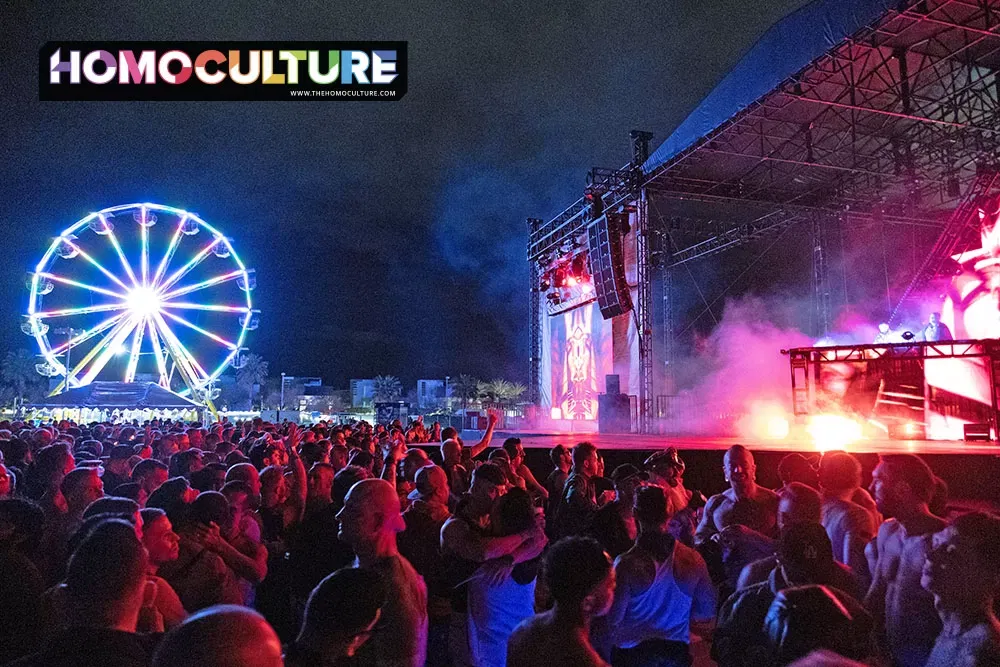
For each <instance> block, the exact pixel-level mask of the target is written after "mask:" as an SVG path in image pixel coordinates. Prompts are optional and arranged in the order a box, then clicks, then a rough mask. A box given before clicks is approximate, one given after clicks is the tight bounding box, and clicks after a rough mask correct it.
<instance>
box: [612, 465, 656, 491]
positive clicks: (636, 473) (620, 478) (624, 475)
mask: <svg viewBox="0 0 1000 667" xmlns="http://www.w3.org/2000/svg"><path fill="white" fill-rule="evenodd" d="M630 477H638V478H639V479H649V473H647V472H644V471H642V470H639V469H638V468H636V467H635V466H634V465H632V464H631V463H623V464H621V465H620V466H618V467H617V468H615V469H614V471H612V473H611V481H612V482H614V483H615V485H616V486H617V485H618V484H620V483H621V482H624V481H625V480H627V479H629V478H630Z"/></svg>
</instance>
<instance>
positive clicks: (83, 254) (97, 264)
mask: <svg viewBox="0 0 1000 667" xmlns="http://www.w3.org/2000/svg"><path fill="white" fill-rule="evenodd" d="M63 243H65V244H66V245H68V246H69V247H70V248H72V249H73V250H76V251H77V252H78V253H80V257H83V258H84V259H85V260H87V261H88V262H90V263H91V264H93V265H94V266H95V267H96V268H97V270H98V271H100V272H101V273H103V274H104V275H105V276H107V277H108V279H110V280H111V281H112V282H114V283H115V284H117V285H118V286H119V287H121V288H122V289H123V290H126V291H127V290H130V289H132V288H131V287H129V286H128V285H126V284H125V283H123V282H122V281H121V279H119V278H118V276H116V275H115V274H113V273H111V272H110V271H108V270H107V269H106V268H104V265H103V264H101V263H100V262H98V261H97V260H96V259H94V258H93V257H91V256H90V255H88V254H87V252H86V251H85V250H83V249H82V248H81V247H80V246H78V245H77V244H75V243H73V242H72V241H70V240H68V239H67V240H64V241H63Z"/></svg>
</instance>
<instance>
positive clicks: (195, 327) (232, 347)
mask: <svg viewBox="0 0 1000 667" xmlns="http://www.w3.org/2000/svg"><path fill="white" fill-rule="evenodd" d="M162 313H163V314H164V315H166V316H167V317H169V318H170V319H172V320H174V321H175V322H179V323H181V324H183V325H184V326H186V327H188V328H189V329H193V330H194V331H197V332H198V333H200V334H201V335H203V336H207V337H209V338H211V339H212V340H214V341H215V342H217V343H221V344H222V345H225V346H226V347H228V348H229V349H230V350H235V349H236V348H237V347H238V346H237V345H236V343H233V342H232V341H228V340H226V339H225V338H222V337H221V336H216V335H215V334H214V333H212V332H211V331H207V330H205V329H202V328H201V327H199V326H198V325H197V324H194V323H192V322H189V321H187V320H186V319H184V318H183V317H181V316H180V315H174V314H173V313H171V312H168V311H166V310H164V311H162Z"/></svg>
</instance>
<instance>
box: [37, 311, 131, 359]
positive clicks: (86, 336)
mask: <svg viewBox="0 0 1000 667" xmlns="http://www.w3.org/2000/svg"><path fill="white" fill-rule="evenodd" d="M126 315H128V313H118V314H117V315H112V316H111V317H109V318H108V319H106V320H104V321H103V322H101V323H100V324H98V325H97V326H96V327H92V328H90V329H87V330H86V331H84V332H83V333H82V334H79V335H78V336H76V337H74V338H70V339H69V340H68V341H66V342H65V343H63V344H62V345H59V346H56V347H54V348H52V354H53V355H57V354H62V353H63V352H65V351H66V349H67V348H69V347H70V346H76V345H79V344H81V343H86V342H87V341H88V340H90V339H91V338H93V337H94V336H96V335H97V334H99V333H103V332H105V331H107V330H108V329H110V328H111V327H113V326H114V325H115V324H117V323H118V322H119V321H120V320H121V319H122V318H123V317H125V316H126Z"/></svg>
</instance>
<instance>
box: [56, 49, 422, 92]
mask: <svg viewBox="0 0 1000 667" xmlns="http://www.w3.org/2000/svg"><path fill="white" fill-rule="evenodd" d="M406 85H407V54H406V42H357V41H354V42H48V43H47V44H45V46H43V47H42V48H41V51H40V53H39V63H38V91H39V99H41V100H42V101H88V100H93V101H101V100H108V101H112V100H121V101H128V100H132V101H143V100H163V101H170V100H188V101H224V100H292V101H308V100H345V101H349V100H354V101H368V102H381V101H394V100H398V99H400V98H402V97H403V95H405V94H406Z"/></svg>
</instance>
